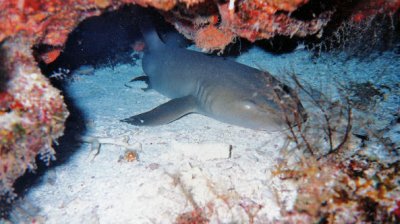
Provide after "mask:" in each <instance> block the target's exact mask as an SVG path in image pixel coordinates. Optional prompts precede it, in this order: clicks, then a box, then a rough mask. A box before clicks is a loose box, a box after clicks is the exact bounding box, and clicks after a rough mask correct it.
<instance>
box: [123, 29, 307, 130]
mask: <svg viewBox="0 0 400 224" xmlns="http://www.w3.org/2000/svg"><path fill="white" fill-rule="evenodd" d="M141 29H142V32H143V35H144V37H145V42H146V46H147V49H146V52H145V54H144V57H143V62H142V66H143V70H144V72H145V73H146V75H147V76H148V78H149V85H150V87H151V88H153V89H155V90H156V91H158V92H160V93H161V94H163V95H165V96H167V97H169V98H172V100H170V101H169V102H167V103H165V104H162V105H160V106H158V107H156V108H155V109H153V110H151V111H149V112H146V113H142V114H139V115H136V116H133V117H130V118H127V119H125V120H123V121H125V122H128V123H130V124H133V125H149V126H150V125H161V124H166V123H169V122H172V121H174V120H176V119H178V118H180V117H182V116H184V115H186V114H189V113H200V114H203V115H206V116H209V117H212V118H215V119H217V120H220V121H223V122H226V123H230V124H234V125H238V126H242V127H247V128H252V129H259V130H267V131H278V130H283V129H286V128H287V123H288V122H289V123H292V124H293V123H295V122H296V120H299V119H296V118H300V120H301V121H302V120H304V119H305V113H304V109H303V107H302V105H301V104H300V102H299V101H298V98H297V97H296V96H295V95H294V94H293V93H292V92H293V91H291V89H290V88H289V87H287V86H285V85H283V84H282V83H280V82H279V81H278V80H276V79H275V78H274V77H273V76H272V75H271V74H269V73H268V72H265V71H260V70H257V69H255V68H252V67H249V66H246V65H242V64H239V63H236V62H234V61H230V60H226V59H224V58H221V57H215V56H208V55H205V54H202V53H200V52H195V51H190V50H186V49H182V48H177V47H175V46H173V45H169V44H165V43H163V42H162V41H161V40H160V39H159V37H158V35H157V33H156V31H155V30H154V29H153V28H152V26H151V24H146V23H145V24H141ZM279 99H280V100H279ZM277 100H278V101H280V102H281V103H280V104H279V103H276V102H277ZM282 103H283V104H282ZM288 105H289V106H288ZM282 106H284V107H285V108H286V109H283V108H282ZM287 108H290V110H288V109H287ZM283 110H285V112H283ZM284 113H294V114H295V116H292V115H293V114H290V115H289V116H284Z"/></svg>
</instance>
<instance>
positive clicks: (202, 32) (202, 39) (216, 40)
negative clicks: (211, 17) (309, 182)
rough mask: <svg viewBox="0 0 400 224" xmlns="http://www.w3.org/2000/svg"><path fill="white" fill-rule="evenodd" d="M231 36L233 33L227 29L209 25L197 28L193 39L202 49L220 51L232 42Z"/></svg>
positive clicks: (232, 36)
mask: <svg viewBox="0 0 400 224" xmlns="http://www.w3.org/2000/svg"><path fill="white" fill-rule="evenodd" d="M233 38H234V35H233V33H231V32H230V31H229V30H220V29H218V28H217V27H215V26H211V25H210V26H206V27H204V28H201V29H199V30H198V31H197V33H196V37H195V39H194V41H195V43H196V45H197V46H198V47H200V48H202V49H208V50H220V51H221V50H223V49H224V48H225V47H226V45H228V44H229V43H231V42H232V39H233Z"/></svg>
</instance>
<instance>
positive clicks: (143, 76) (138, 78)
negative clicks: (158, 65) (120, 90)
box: [129, 75, 151, 91]
mask: <svg viewBox="0 0 400 224" xmlns="http://www.w3.org/2000/svg"><path fill="white" fill-rule="evenodd" d="M137 81H143V82H145V83H146V85H147V87H146V88H142V90H143V91H148V90H150V89H151V85H150V79H149V77H148V76H146V75H142V76H139V77H136V78H134V79H132V80H131V81H129V82H137Z"/></svg>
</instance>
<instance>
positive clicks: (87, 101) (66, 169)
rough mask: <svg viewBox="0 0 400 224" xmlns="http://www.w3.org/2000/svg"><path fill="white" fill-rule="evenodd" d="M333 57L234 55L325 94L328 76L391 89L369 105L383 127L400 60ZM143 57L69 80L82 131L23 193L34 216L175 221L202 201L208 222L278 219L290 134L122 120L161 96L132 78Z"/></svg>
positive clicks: (203, 123) (196, 120)
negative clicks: (70, 149) (66, 153)
mask: <svg viewBox="0 0 400 224" xmlns="http://www.w3.org/2000/svg"><path fill="white" fill-rule="evenodd" d="M338 57H339V56H337V57H336V58H333V57H332V58H330V56H324V57H320V58H319V59H314V60H312V59H311V58H312V57H311V54H310V53H309V52H308V51H306V50H302V49H300V50H297V51H295V52H293V53H289V54H282V55H271V54H269V53H266V52H265V51H263V50H261V49H259V48H257V47H253V48H251V49H250V50H249V51H247V52H244V53H242V54H241V55H240V56H239V57H237V58H235V59H232V60H236V61H238V62H239V63H243V64H247V65H249V66H253V67H256V68H259V69H265V70H267V71H269V72H270V73H272V74H273V75H275V76H277V77H278V78H279V77H280V75H281V74H284V73H285V71H291V72H295V73H296V74H298V77H299V78H300V79H301V80H304V81H306V82H308V83H310V85H311V86H313V87H315V88H317V89H319V90H321V91H323V92H324V93H325V94H328V95H330V94H331V95H332V96H331V97H332V98H335V97H336V96H335V90H334V87H333V86H334V85H333V83H340V82H342V83H348V82H359V83H362V82H367V81H370V82H372V83H374V84H377V85H378V84H381V85H387V86H389V87H392V86H393V88H394V89H393V90H392V91H391V92H389V93H388V96H387V97H386V99H385V100H384V101H382V102H381V103H380V105H379V106H380V107H379V108H378V109H377V110H376V111H377V112H376V113H377V114H376V115H377V116H380V117H382V119H381V122H382V124H380V125H381V126H382V127H384V126H386V125H388V123H390V116H389V115H390V114H394V113H396V111H397V110H398V107H399V106H398V105H400V98H399V90H398V83H399V79H400V78H399V75H398V71H399V70H400V60H399V59H398V58H397V60H396V58H395V56H393V54H392V53H390V52H388V53H384V54H382V55H380V56H377V57H375V58H374V59H371V60H360V59H348V60H346V59H341V60H338ZM397 57H398V55H397ZM140 64H141V62H140V60H139V61H138V65H136V66H134V65H132V64H120V65H117V66H115V67H113V68H111V67H102V68H99V69H96V70H95V71H94V74H93V75H81V76H79V77H75V78H74V80H75V81H73V82H70V83H69V84H68V87H67V91H68V93H69V95H71V97H72V98H73V99H74V100H75V103H76V104H77V106H78V107H79V108H81V110H82V111H83V112H84V113H85V115H86V117H87V121H86V123H87V128H88V131H87V133H86V134H85V136H81V139H82V141H84V142H85V143H84V144H82V146H81V148H80V149H77V150H76V152H75V153H74V154H73V155H72V157H71V158H70V159H69V160H68V162H67V163H64V164H62V165H60V166H56V167H54V168H52V169H50V170H48V171H47V172H46V174H45V175H44V176H43V177H42V180H41V181H40V183H39V184H37V185H36V186H35V187H34V188H32V189H30V190H29V192H28V193H27V194H26V195H25V197H24V201H26V203H28V202H29V203H32V204H35V206H38V207H39V213H38V215H37V220H38V221H39V222H43V223H57V224H61V223H173V222H175V221H176V218H177V217H179V216H180V215H182V214H183V213H185V212H190V211H193V210H195V209H196V208H200V209H203V211H204V212H205V213H206V214H207V215H208V216H207V217H208V218H209V220H210V222H211V223H248V222H249V221H250V219H252V217H251V216H252V215H254V216H255V218H254V222H255V223H268V222H273V221H276V220H279V218H280V215H281V213H280V210H281V209H287V210H290V209H291V208H292V207H293V204H294V202H295V199H296V194H297V193H296V186H295V185H294V184H291V182H290V181H285V182H283V181H282V180H281V179H279V178H278V177H275V176H273V175H272V171H273V170H274V167H275V165H276V164H277V163H278V162H279V161H280V160H281V159H283V157H282V155H281V154H280V151H281V148H282V147H283V146H284V144H285V136H286V135H287V133H282V132H278V133H266V132H263V131H255V130H250V129H245V128H241V127H236V126H233V125H229V124H225V123H221V122H219V121H216V120H213V119H211V118H208V117H205V116H202V115H197V114H190V115H188V116H185V117H183V118H181V119H179V120H177V121H175V122H172V123H170V124H168V125H163V126H159V127H135V126H132V125H129V124H127V123H122V122H120V121H119V120H120V119H124V118H127V117H130V116H132V115H134V114H138V113H141V112H145V111H148V110H150V109H152V108H154V107H155V106H158V105H160V104H161V103H164V102H166V101H167V100H168V98H166V97H164V96H163V95H161V94H159V93H158V92H156V91H154V90H150V91H143V90H142V89H141V88H144V87H146V85H145V83H143V82H135V83H129V81H130V80H131V79H132V78H134V77H137V76H141V75H142V74H143V71H142V69H141V66H140ZM382 72H384V73H385V74H384V75H382ZM396 73H397V74H396ZM281 78H282V77H281ZM127 83H128V85H129V87H127V86H126V84H127ZM396 83H397V89H395V88H396ZM177 88H179V87H177ZM99 146H100V147H99ZM99 148H100V150H99V151H97V150H98V149H99ZM202 150H203V151H202ZM132 151H135V152H137V156H138V159H137V160H134V159H133V160H134V161H129V158H130V157H127V156H126V153H131V156H132V155H133V154H132Z"/></svg>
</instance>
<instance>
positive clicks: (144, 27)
mask: <svg viewBox="0 0 400 224" xmlns="http://www.w3.org/2000/svg"><path fill="white" fill-rule="evenodd" d="M139 26H140V31H141V32H142V34H143V37H144V41H145V42H146V46H147V48H148V50H150V51H151V50H155V49H159V48H160V47H162V46H164V43H163V42H162V41H161V39H160V37H159V36H158V33H157V31H156V29H155V28H154V24H153V23H152V20H151V18H150V17H149V16H144V17H142V20H141V21H140V22H139Z"/></svg>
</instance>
